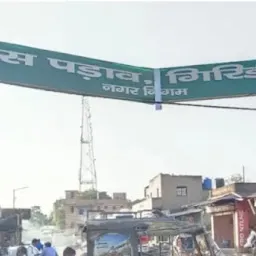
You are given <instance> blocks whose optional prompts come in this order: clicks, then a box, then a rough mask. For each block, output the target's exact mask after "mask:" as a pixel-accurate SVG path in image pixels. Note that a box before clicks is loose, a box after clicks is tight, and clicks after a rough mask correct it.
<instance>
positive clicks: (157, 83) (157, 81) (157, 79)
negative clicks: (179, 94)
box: [154, 69, 162, 110]
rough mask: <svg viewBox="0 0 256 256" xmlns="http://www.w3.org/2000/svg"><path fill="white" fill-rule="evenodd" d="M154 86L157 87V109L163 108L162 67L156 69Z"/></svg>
mask: <svg viewBox="0 0 256 256" xmlns="http://www.w3.org/2000/svg"><path fill="white" fill-rule="evenodd" d="M154 87H155V110H162V104H161V103H162V93H161V74H160V69H154Z"/></svg>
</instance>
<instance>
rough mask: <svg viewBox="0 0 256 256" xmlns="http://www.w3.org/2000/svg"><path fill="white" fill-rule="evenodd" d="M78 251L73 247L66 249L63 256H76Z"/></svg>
mask: <svg viewBox="0 0 256 256" xmlns="http://www.w3.org/2000/svg"><path fill="white" fill-rule="evenodd" d="M75 255H76V251H75V250H74V249H73V248H71V247H66V248H65V249H64V251H63V256H75Z"/></svg>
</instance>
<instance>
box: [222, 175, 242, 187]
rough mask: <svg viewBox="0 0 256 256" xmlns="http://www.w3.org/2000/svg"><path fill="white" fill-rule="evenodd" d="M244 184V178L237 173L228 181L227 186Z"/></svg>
mask: <svg viewBox="0 0 256 256" xmlns="http://www.w3.org/2000/svg"><path fill="white" fill-rule="evenodd" d="M239 182H243V176H242V175H241V174H240V173H235V174H233V175H231V176H230V177H229V178H228V179H226V184H227V185H228V184H233V183H239Z"/></svg>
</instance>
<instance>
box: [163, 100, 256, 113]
mask: <svg viewBox="0 0 256 256" xmlns="http://www.w3.org/2000/svg"><path fill="white" fill-rule="evenodd" d="M168 104H171V105H177V106H184V107H198V108H213V109H228V110H241V111H256V108H244V107H235V106H217V105H206V104H194V103H181V102H169V103H168Z"/></svg>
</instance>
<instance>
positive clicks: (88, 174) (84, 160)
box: [78, 97, 98, 194]
mask: <svg viewBox="0 0 256 256" xmlns="http://www.w3.org/2000/svg"><path fill="white" fill-rule="evenodd" d="M78 182H79V191H84V190H88V189H91V190H95V191H97V173H96V166H95V157H94V148H93V131H92V122H91V110H90V105H89V101H88V98H85V97H82V116H81V135H80V167H79V174H78ZM97 194H98V193H97Z"/></svg>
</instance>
